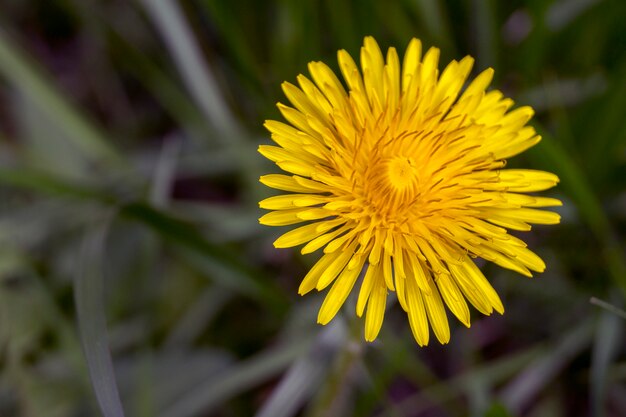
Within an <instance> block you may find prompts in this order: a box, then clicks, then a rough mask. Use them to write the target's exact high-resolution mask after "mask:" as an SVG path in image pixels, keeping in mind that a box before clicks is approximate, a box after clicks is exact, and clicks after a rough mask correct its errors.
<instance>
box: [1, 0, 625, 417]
mask: <svg viewBox="0 0 626 417" xmlns="http://www.w3.org/2000/svg"><path fill="white" fill-rule="evenodd" d="M365 35H373V36H374V37H375V38H376V39H377V40H378V42H379V43H380V45H381V48H383V49H385V50H386V49H387V48H388V47H389V46H395V47H397V49H398V50H399V51H400V53H401V54H402V53H403V51H404V49H405V47H406V45H407V44H408V42H409V40H410V38H411V37H419V38H421V39H422V41H423V42H424V44H425V46H438V47H440V48H441V49H442V59H441V62H442V64H441V65H444V64H445V63H447V62H448V61H450V60H451V59H460V58H461V57H463V56H465V55H467V54H471V55H472V56H474V57H475V58H476V60H477V61H476V68H475V71H474V75H475V74H476V73H478V72H479V71H481V70H483V69H485V68H487V67H493V68H495V70H496V72H495V79H494V82H493V83H492V87H493V88H498V89H501V90H503V91H504V92H505V94H506V95H508V96H510V97H512V98H513V99H515V100H516V102H517V103H520V104H524V105H531V106H533V107H534V109H535V110H536V113H537V115H536V117H535V118H534V119H533V122H532V123H533V124H534V126H535V127H536V128H537V130H538V131H540V132H541V134H542V135H543V137H544V139H543V141H542V142H541V143H540V144H539V145H538V146H536V147H535V148H533V149H532V150H530V151H528V152H527V153H525V154H524V155H521V156H518V157H516V158H514V159H513V160H511V161H509V164H510V166H523V167H529V168H535V169H542V170H547V171H552V172H555V173H557V174H558V175H559V176H560V178H561V184H560V185H559V186H558V187H557V188H555V189H554V190H551V191H549V192H547V193H545V195H550V196H555V197H558V198H560V199H562V200H563V202H564V206H563V207H561V208H559V212H560V213H561V215H562V217H563V220H562V223H561V225H559V226H552V227H542V226H538V227H535V228H533V231H532V232H530V233H525V234H523V238H524V240H526V241H527V242H528V243H529V245H530V247H531V248H532V249H533V250H535V251H536V252H537V253H538V254H539V255H541V256H542V257H543V258H544V259H545V260H546V263H547V265H548V268H547V270H546V272H545V273H543V274H539V275H538V276H536V277H535V278H533V279H527V278H524V277H522V276H520V275H517V274H515V273H514V272H511V271H507V270H503V269H501V268H498V267H495V266H493V265H485V266H484V268H483V270H484V272H485V274H486V276H487V277H488V278H489V279H490V280H491V281H492V282H493V285H494V287H495V288H496V289H497V291H498V292H499V294H500V295H501V297H502V299H503V302H504V304H505V309H506V313H505V314H504V315H503V316H498V315H496V316H491V317H482V316H480V315H479V313H477V312H476V311H474V312H473V313H472V327H471V329H466V328H464V327H463V326H462V325H460V324H459V323H458V322H456V321H455V320H452V319H453V318H452V316H451V315H450V318H451V323H452V339H451V343H450V344H449V345H447V346H441V345H439V344H437V343H436V342H434V341H433V342H431V345H430V346H428V347H426V348H419V347H418V346H417V344H416V343H415V341H414V340H413V337H412V335H411V333H410V330H409V326H408V323H407V319H406V316H405V314H404V313H403V312H402V311H401V309H400V308H399V307H398V306H397V305H395V306H393V307H392V308H391V309H390V310H389V311H388V313H387V316H386V318H385V323H384V325H383V329H382V332H381V334H380V336H379V338H378V340H377V341H376V342H375V343H372V344H365V343H364V342H362V340H363V337H362V327H363V322H362V321H361V320H358V319H355V318H354V313H353V311H354V304H353V303H354V301H349V302H348V304H349V305H348V307H346V308H344V313H346V314H344V315H343V316H342V317H337V318H336V319H335V320H334V321H333V322H332V324H331V325H329V326H326V327H322V326H318V325H316V324H315V321H316V317H317V309H318V308H319V306H320V305H321V300H322V298H321V294H312V295H309V296H307V297H300V296H298V295H297V287H298V285H299V282H300V279H301V278H302V277H303V276H304V274H305V273H306V271H307V269H308V268H309V267H310V266H311V265H312V264H313V263H314V261H315V260H316V259H317V257H318V256H319V255H318V254H316V255H311V256H306V257H303V256H301V255H300V254H299V252H298V250H276V249H274V248H273V246H272V242H273V240H274V239H275V238H276V237H277V236H279V235H280V234H281V233H282V232H284V231H285V230H280V228H267V227H261V226H260V225H259V224H258V221H257V219H258V217H259V216H260V215H262V211H261V210H260V209H258V205H257V202H258V201H259V199H261V198H264V197H267V196H269V195H272V194H273V193H274V192H273V191H271V190H269V189H265V188H264V187H262V186H261V185H260V184H259V183H258V177H259V175H261V174H265V173H272V172H278V170H277V168H276V167H274V166H272V165H271V164H270V163H269V162H268V161H265V160H264V159H263V158H262V157H261V156H260V155H259V154H257V153H256V148H257V146H258V145H259V144H261V143H269V135H268V134H267V133H266V132H265V131H264V129H263V128H262V124H263V121H264V120H265V119H280V115H279V113H278V111H277V110H276V107H275V103H276V102H277V101H285V99H284V98H283V96H282V93H281V90H280V83H281V82H282V81H283V80H288V81H291V82H294V81H295V78H296V76H297V74H299V73H306V72H307V70H306V65H307V63H308V62H309V61H311V60H323V61H325V62H326V63H328V64H329V65H330V66H331V67H332V68H334V69H335V70H336V69H337V64H336V51H337V50H338V49H342V48H344V49H347V50H348V51H349V52H350V53H351V54H352V55H353V56H355V57H358V51H359V47H360V45H361V42H362V40H363V37H364V36H365ZM440 68H442V66H440ZM625 111H626V2H624V1H622V0H557V1H553V0H531V1H508V2H501V1H497V0H445V1H437V0H401V1H395V2H382V1H374V0H366V1H358V0H334V1H331V0H324V1H303V2H301V1H296V0H293V1H292V0H275V1H256V0H239V1H228V0H186V1H174V0H143V1H131V2H127V1H121V0H107V1H96V0H28V1H23V0H0V416H3V417H4V416H20V417H21V416H24V417H27V416H28V417H30V416H34V417H38V416H46V417H65V416H67V417H74V416H97V415H100V414H101V413H102V412H104V413H106V415H107V416H119V415H121V414H120V410H121V408H122V407H123V409H124V411H125V414H126V415H127V416H139V417H143V416H146V417H149V416H159V417H200V416H253V415H258V416H262V417H279V416H285V417H287V416H294V415H299V416H363V417H365V416H392V417H400V416H406V417H418V416H486V417H507V416H532V417H539V416H550V417H559V416H568V417H572V416H574V417H576V416H606V417H619V416H626V343H625V336H624V324H625V323H626V318H625V317H624V316H622V317H620V314H622V315H623V314H624V313H623V310H622V311H621V313H620V309H623V308H624V304H625V303H624V301H625V297H626V266H625V265H626V255H625V251H624V245H623V243H624V237H625V236H626V188H625V185H626V125H625V117H624V116H625ZM592 297H596V298H598V299H600V300H604V301H605V302H606V303H608V304H602V302H599V301H596V302H590V299H591V298H592ZM350 303H352V304H351V305H350ZM118 398H121V402H120V401H119V400H118ZM100 410H103V411H100Z"/></svg>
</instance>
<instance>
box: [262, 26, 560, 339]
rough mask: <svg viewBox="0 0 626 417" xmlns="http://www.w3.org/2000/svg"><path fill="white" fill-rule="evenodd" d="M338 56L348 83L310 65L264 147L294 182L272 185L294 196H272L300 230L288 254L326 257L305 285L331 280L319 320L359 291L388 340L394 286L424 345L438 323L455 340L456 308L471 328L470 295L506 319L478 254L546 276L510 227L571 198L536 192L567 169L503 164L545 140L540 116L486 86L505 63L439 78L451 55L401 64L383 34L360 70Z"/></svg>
mask: <svg viewBox="0 0 626 417" xmlns="http://www.w3.org/2000/svg"><path fill="white" fill-rule="evenodd" d="M338 61H339V67H340V69H341V74H342V76H343V79H344V81H345V86H344V84H342V82H341V81H340V80H339V78H338V77H337V76H336V75H335V73H334V72H333V71H332V70H331V69H330V68H329V67H328V66H327V65H325V64H324V63H322V62H311V63H310V64H309V66H308V69H309V72H310V74H311V78H312V79H309V78H307V77H305V76H304V75H299V76H298V77H297V82H298V86H296V85H294V84H291V83H288V82H285V83H283V90H284V93H285V95H286V97H287V99H288V100H289V101H290V102H291V105H292V106H286V105H283V104H280V103H279V104H278V108H279V109H280V112H281V113H282V115H283V117H284V118H285V119H286V121H287V123H283V122H279V121H274V120H269V121H267V122H266V124H265V126H266V128H267V129H268V130H269V131H270V132H271V136H272V139H273V141H274V142H275V143H276V144H277V146H269V145H261V146H260V147H259V152H260V153H261V154H262V155H264V156H265V157H266V158H268V159H270V160H271V161H273V162H275V163H276V165H277V166H278V167H280V168H281V169H282V170H283V171H285V172H286V174H269V175H264V176H262V177H261V179H260V181H261V182H262V183H263V184H265V185H267V186H268V187H271V188H274V189H278V190H283V191H287V192H288V193H287V194H282V195H277V196H274V197H270V198H267V199H265V200H263V201H261V202H260V207H261V208H264V209H268V210H271V211H270V212H269V213H267V214H265V215H264V216H263V217H261V218H260V222H261V223H262V224H265V225H269V226H286V225H299V226H298V227H296V228H294V229H292V230H290V231H288V232H287V233H285V234H283V235H282V236H281V237H279V238H278V239H277V240H276V241H275V242H274V246H275V247H277V248H287V247H293V246H298V245H302V244H304V246H303V247H302V253H303V254H308V253H312V252H315V251H317V250H319V249H322V250H323V254H322V255H321V258H320V259H319V260H318V261H317V263H315V265H314V266H313V267H312V268H311V269H310V271H309V272H308V273H307V274H306V276H305V277H304V279H303V280H302V283H301V285H300V288H299V292H300V294H305V293H308V292H309V291H311V290H313V289H317V290H318V291H321V290H325V289H326V288H327V287H329V286H330V290H329V291H328V294H327V295H326V297H325V299H324V302H323V304H322V306H321V308H320V311H319V315H318V322H319V323H321V324H327V323H328V322H329V321H330V320H331V319H332V318H333V317H334V316H335V315H336V314H337V312H338V311H339V309H340V308H341V306H342V305H343V304H344V302H345V300H346V298H347V297H348V295H349V294H350V293H351V291H352V290H353V288H354V287H355V284H356V286H357V287H358V288H359V289H358V298H357V303H356V313H357V315H358V316H362V315H363V314H365V339H366V340H367V341H372V340H374V339H375V338H376V337H377V335H378V333H379V331H380V328H381V325H382V322H383V316H384V314H385V308H386V305H387V299H388V297H389V295H390V293H392V292H395V294H396V296H397V299H398V301H399V304H400V306H401V307H402V309H403V310H404V311H405V312H406V313H407V315H408V320H409V324H410V327H411V330H412V333H413V336H414V337H415V339H416V341H417V343H418V344H419V345H422V346H423V345H426V344H428V342H429V336H430V335H429V333H430V328H432V330H433V333H434V335H435V336H436V338H437V340H439V342H441V343H447V342H448V341H449V339H450V327H449V324H448V317H447V313H446V307H447V309H449V310H450V311H451V312H452V314H453V315H454V316H456V318H457V319H458V320H459V321H460V322H461V323H463V324H464V325H465V326H467V327H469V325H470V312H469V308H468V303H467V301H469V303H470V304H471V305H473V306H474V307H475V308H476V309H477V310H478V311H480V312H481V313H483V314H486V315H489V314H491V313H492V312H493V311H494V310H495V311H497V312H499V313H500V314H502V313H503V312H504V308H503V306H502V302H501V300H500V298H499V297H498V294H497V293H496V291H495V290H494V289H493V287H492V286H491V284H490V283H489V282H488V281H487V279H486V278H485V276H484V275H483V273H482V272H481V271H480V269H479V268H478V267H477V266H476V264H475V263H474V261H473V258H477V257H480V258H483V259H485V260H487V261H490V262H494V263H496V264H498V265H500V266H502V267H504V268H508V269H511V270H514V271H517V272H519V273H521V274H523V275H526V276H531V271H536V272H543V271H544V269H545V264H544V262H543V261H542V260H541V258H539V256H537V255H536V254H535V253H533V252H532V251H531V250H529V249H528V248H527V245H526V244H525V243H524V242H523V241H522V240H520V239H519V238H517V237H515V236H512V235H511V234H509V232H508V229H511V230H517V231H528V230H530V228H531V226H530V225H531V224H556V223H558V222H559V219H560V217H559V215H558V214H556V213H554V212H550V211H546V210H542V209H541V208H543V207H548V206H558V205H561V202H560V201H559V200H557V199H554V198H548V197H541V196H536V195H529V194H528V193H530V192H535V191H542V190H546V189H548V188H550V187H552V186H554V185H555V184H556V183H557V182H558V178H557V177H556V176H555V175H554V174H551V173H548V172H543V171H536V170H528V169H504V166H505V161H506V159H507V158H510V157H512V156H514V155H517V154H519V153H520V152H523V151H524V150H526V149H528V148H530V147H531V146H533V145H535V144H537V143H538V142H539V140H540V139H541V138H540V136H538V135H537V133H536V132H535V130H534V129H533V128H532V127H531V126H526V123H527V122H528V120H529V119H530V118H531V117H532V115H533V110H532V109H531V108H530V107H519V108H516V109H514V110H511V107H512V106H513V101H512V100H511V99H509V98H506V97H504V96H503V94H502V93H501V92H500V91H498V90H491V91H486V89H487V86H488V85H489V83H490V81H491V78H492V75H493V70H492V69H487V70H485V71H483V72H481V73H480V74H479V75H478V76H477V77H476V78H474V79H473V80H471V81H467V79H468V76H469V74H470V70H471V69H472V66H473V63H474V60H473V59H472V58H471V57H469V56H468V57H465V58H463V59H461V60H460V61H458V62H457V61H452V62H451V63H450V64H448V65H447V66H446V67H445V69H444V70H443V71H442V72H441V74H440V73H439V70H438V61H439V50H438V49H437V48H430V49H429V50H428V51H427V52H426V53H425V54H424V55H423V56H422V45H421V43H420V41H419V40H417V39H413V40H411V42H410V43H409V46H408V48H407V50H406V53H405V54H404V57H403V61H402V64H401V63H400V57H399V55H398V53H397V52H396V50H395V49H394V48H389V50H388V51H387V54H386V59H385V57H383V54H382V52H381V50H380V48H379V46H378V44H377V43H376V41H375V40H374V39H373V38H371V37H366V38H365V40H364V45H363V47H362V48H361V56H360V66H361V70H359V68H358V67H357V65H356V63H355V61H354V60H353V59H352V57H351V56H350V55H349V54H348V53H347V52H346V51H345V50H341V51H339V52H338ZM357 283H358V284H357Z"/></svg>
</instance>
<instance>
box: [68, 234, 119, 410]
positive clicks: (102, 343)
mask: <svg viewBox="0 0 626 417" xmlns="http://www.w3.org/2000/svg"><path fill="white" fill-rule="evenodd" d="M107 230H108V222H105V224H103V225H102V226H101V227H100V228H98V229H97V230H96V231H95V232H91V233H88V234H87V235H86V236H85V240H84V242H83V246H82V251H81V252H82V253H81V255H80V257H79V262H78V267H77V271H76V276H75V280H74V299H75V302H76V315H77V317H78V327H79V331H80V338H81V342H82V345H83V351H84V354H85V359H86V361H87V367H88V369H89V375H90V377H91V384H92V387H93V390H94V392H95V394H96V398H97V400H98V404H99V405H100V410H101V411H102V414H103V415H104V416H105V417H123V416H124V409H123V408H122V402H121V400H120V395H119V392H118V389H117V383H116V382H115V372H114V369H113V360H112V358H111V352H110V351H109V337H108V332H107V324H106V318H105V314H104V303H103V297H104V285H103V277H102V258H103V256H104V246H105V240H106V235H107Z"/></svg>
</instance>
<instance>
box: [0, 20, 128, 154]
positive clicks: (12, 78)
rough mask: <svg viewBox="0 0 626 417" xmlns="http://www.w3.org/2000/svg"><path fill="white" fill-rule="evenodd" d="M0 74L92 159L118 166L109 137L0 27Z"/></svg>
mask: <svg viewBox="0 0 626 417" xmlns="http://www.w3.org/2000/svg"><path fill="white" fill-rule="evenodd" d="M0 74H2V75H3V76H4V77H5V78H6V79H7V80H8V81H9V82H10V83H11V84H13V85H15V86H16V87H17V88H18V89H19V90H20V91H21V92H23V93H24V94H25V95H26V96H27V97H28V98H29V100H30V101H31V102H32V103H34V104H36V105H37V106H39V107H40V109H41V111H42V112H44V113H46V114H47V115H48V118H49V119H50V120H54V121H56V123H57V124H58V125H59V127H61V128H62V129H63V131H64V133H65V135H66V138H67V139H68V140H70V141H72V143H73V144H74V145H75V146H76V147H77V148H78V149H80V150H81V151H82V152H83V153H84V154H85V156H86V157H88V158H90V159H92V161H94V162H95V161H100V162H103V161H104V162H109V163H113V164H117V165H119V164H120V163H121V161H122V159H121V157H120V155H119V154H118V153H117V152H116V150H115V149H114V148H113V147H112V146H111V144H110V143H109V141H108V139H107V138H106V137H105V136H104V135H103V134H102V133H100V131H99V130H98V129H97V128H96V127H94V126H93V125H92V124H91V123H90V122H88V121H87V119H86V118H85V117H84V116H83V115H82V114H80V112H79V111H78V110H77V109H76V108H75V107H74V106H72V105H71V104H70V103H69V102H68V101H67V100H66V99H65V98H64V97H63V95H62V94H61V93H60V92H59V91H57V90H56V88H55V87H54V86H53V84H52V82H51V81H49V80H48V79H47V77H46V76H45V75H44V74H43V72H42V70H41V69H39V68H38V66H37V65H36V64H35V63H34V62H32V61H31V60H30V59H29V58H28V57H26V56H25V55H24V54H23V53H22V52H21V51H19V50H18V48H17V47H16V46H15V45H14V44H13V42H12V41H11V39H10V38H9V36H8V34H7V32H6V31H4V30H3V29H2V28H0Z"/></svg>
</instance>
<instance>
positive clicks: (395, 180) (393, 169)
mask: <svg viewBox="0 0 626 417" xmlns="http://www.w3.org/2000/svg"><path fill="white" fill-rule="evenodd" d="M387 176H388V179H389V182H390V184H391V185H392V186H393V188H395V189H396V190H397V191H409V189H413V188H414V187H416V186H417V185H418V183H419V179H418V171H417V165H416V163H415V160H413V158H407V157H404V156H398V157H395V158H393V159H391V160H390V161H389V163H388V165H387Z"/></svg>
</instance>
